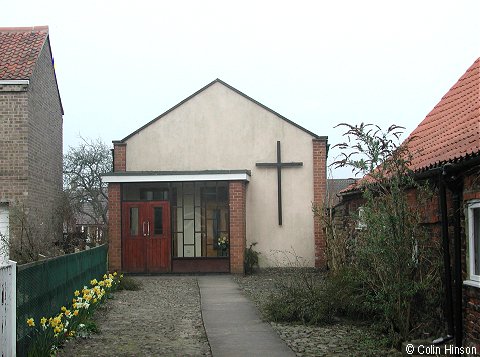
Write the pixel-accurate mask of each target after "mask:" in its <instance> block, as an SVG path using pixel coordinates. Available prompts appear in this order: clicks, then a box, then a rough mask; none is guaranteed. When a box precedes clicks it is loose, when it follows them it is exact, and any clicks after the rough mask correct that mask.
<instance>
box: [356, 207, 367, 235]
mask: <svg viewBox="0 0 480 357" xmlns="http://www.w3.org/2000/svg"><path fill="white" fill-rule="evenodd" d="M357 214H358V216H357V225H356V226H355V228H356V229H359V230H361V229H365V228H367V223H365V207H363V206H361V207H358V211H357Z"/></svg>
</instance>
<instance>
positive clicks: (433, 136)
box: [340, 58, 480, 194]
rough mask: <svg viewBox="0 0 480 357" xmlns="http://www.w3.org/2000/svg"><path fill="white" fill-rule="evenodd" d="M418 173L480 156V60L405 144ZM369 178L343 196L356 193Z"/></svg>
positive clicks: (412, 167)
mask: <svg viewBox="0 0 480 357" xmlns="http://www.w3.org/2000/svg"><path fill="white" fill-rule="evenodd" d="M404 143H408V144H407V145H408V147H409V151H410V153H411V154H412V160H411V165H410V168H411V169H412V171H414V172H415V173H417V174H418V173H421V172H425V171H428V170H430V169H435V168H438V167H441V166H443V165H445V164H447V163H457V162H460V161H464V160H468V159H469V158H472V157H476V156H479V155H480V58H478V59H477V60H476V61H475V62H474V63H473V64H472V65H471V66H470V68H469V69H468V70H467V71H466V72H465V74H464V75H463V76H461V77H460V79H459V80H458V81H457V83H455V85H454V86H453V87H452V88H450V90H449V91H448V92H447V93H446V94H445V95H444V96H443V97H442V99H441V100H440V102H439V103H438V104H437V105H436V106H435V107H434V108H433V110H432V111H431V112H430V113H429V114H428V115H427V116H426V117H425V119H424V120H423V121H422V122H421V123H420V124H419V125H418V126H417V128H416V129H415V130H414V131H413V132H412V133H411V134H410V135H409V137H408V138H407V139H406V140H405V141H404ZM366 182H369V178H368V176H365V177H363V178H362V179H360V180H359V181H357V182H356V183H354V184H351V185H350V186H348V187H347V188H345V189H344V190H342V191H341V192H340V193H342V194H347V193H349V192H353V191H356V190H358V189H359V188H360V186H361V185H362V184H364V183H366Z"/></svg>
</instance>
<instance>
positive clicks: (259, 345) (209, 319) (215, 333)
mask: <svg viewBox="0 0 480 357" xmlns="http://www.w3.org/2000/svg"><path fill="white" fill-rule="evenodd" d="M198 285H199V287H200V296H201V309H202V316H203V323H204V325H205V331H206V333H207V337H208V341H209V343H210V347H211V349H212V355H213V357H223V356H229V357H236V356H239V357H240V356H242V357H243V356H262V357H265V356H276V357H287V356H288V357H293V356H295V354H294V353H293V352H292V350H291V349H290V348H289V347H287V345H286V344H285V343H284V342H283V341H282V340H281V339H280V337H278V335H277V334H276V333H275V331H273V329H272V328H271V326H270V325H268V324H267V323H265V322H262V320H261V319H260V317H259V315H258V313H257V310H256V308H255V306H254V305H253V304H252V303H251V302H250V301H249V300H248V299H247V298H246V297H245V296H244V295H243V293H242V292H241V291H240V289H239V287H238V286H237V284H235V282H233V280H232V278H231V276H228V275H209V276H201V277H198Z"/></svg>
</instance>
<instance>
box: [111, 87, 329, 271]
mask: <svg viewBox="0 0 480 357" xmlns="http://www.w3.org/2000/svg"><path fill="white" fill-rule="evenodd" d="M113 145H114V171H113V172H112V173H110V174H107V175H106V176H104V181H105V182H108V183H109V194H108V197H109V264H110V269H111V270H115V269H116V270H122V271H125V272H231V273H243V271H244V252H245V248H246V247H248V246H249V245H250V244H251V243H253V242H257V245H256V246H255V250H256V251H258V252H260V265H261V266H264V267H266V266H272V265H276V264H287V263H286V262H285V261H284V260H283V258H285V256H288V255H289V254H291V255H292V256H290V257H291V258H292V260H293V259H294V258H293V255H295V256H297V257H299V258H300V259H301V260H302V264H306V265H308V266H312V267H313V266H317V267H323V266H324V264H325V256H324V247H325V240H324V235H323V232H322V229H321V226H320V222H319V221H317V218H314V216H313V214H312V203H317V204H320V203H321V202H323V200H324V196H325V189H326V159H327V137H325V136H319V135H316V134H314V133H312V132H310V131H308V130H307V129H305V128H303V127H301V126H300V125H298V124H295V123H294V122H292V121H290V120H288V119H287V118H285V117H283V116H281V115H280V114H278V113H276V112H274V111H273V110H271V109H269V108H267V107H266V106H264V105H263V104H261V103H259V102H257V101H255V100H254V99H252V98H250V97H248V96H247V95H245V94H243V93H242V92H240V91H238V90H237V89H235V88H233V87H232V86H230V85H228V84H227V83H225V82H223V81H221V80H219V79H217V80H214V81H213V82H211V83H210V84H208V85H206V86H205V87H203V88H202V89H200V90H199V91H197V92H196V93H194V94H193V95H191V96H190V97H188V98H187V99H185V100H183V101H182V102H180V103H179V104H177V105H176V106H174V107H173V108H171V109H169V110H168V111H166V112H165V113H163V114H161V115H160V116H159V117H157V118H155V119H154V120H152V121H151V122H149V123H147V124H146V125H144V126H143V127H141V128H140V129H138V130H136V131H135V132H133V133H131V134H130V135H128V136H127V137H125V138H124V139H122V140H119V141H114V142H113Z"/></svg>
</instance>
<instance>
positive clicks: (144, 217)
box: [122, 201, 171, 273]
mask: <svg viewBox="0 0 480 357" xmlns="http://www.w3.org/2000/svg"><path fill="white" fill-rule="evenodd" d="M122 208H123V210H122V212H123V220H122V221H123V234H122V237H123V247H122V260H123V270H124V271H126V272H129V273H161V272H167V271H170V266H171V264H170V256H171V254H170V246H171V237H170V206H169V203H168V202H167V201H148V202H124V203H123V207H122Z"/></svg>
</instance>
